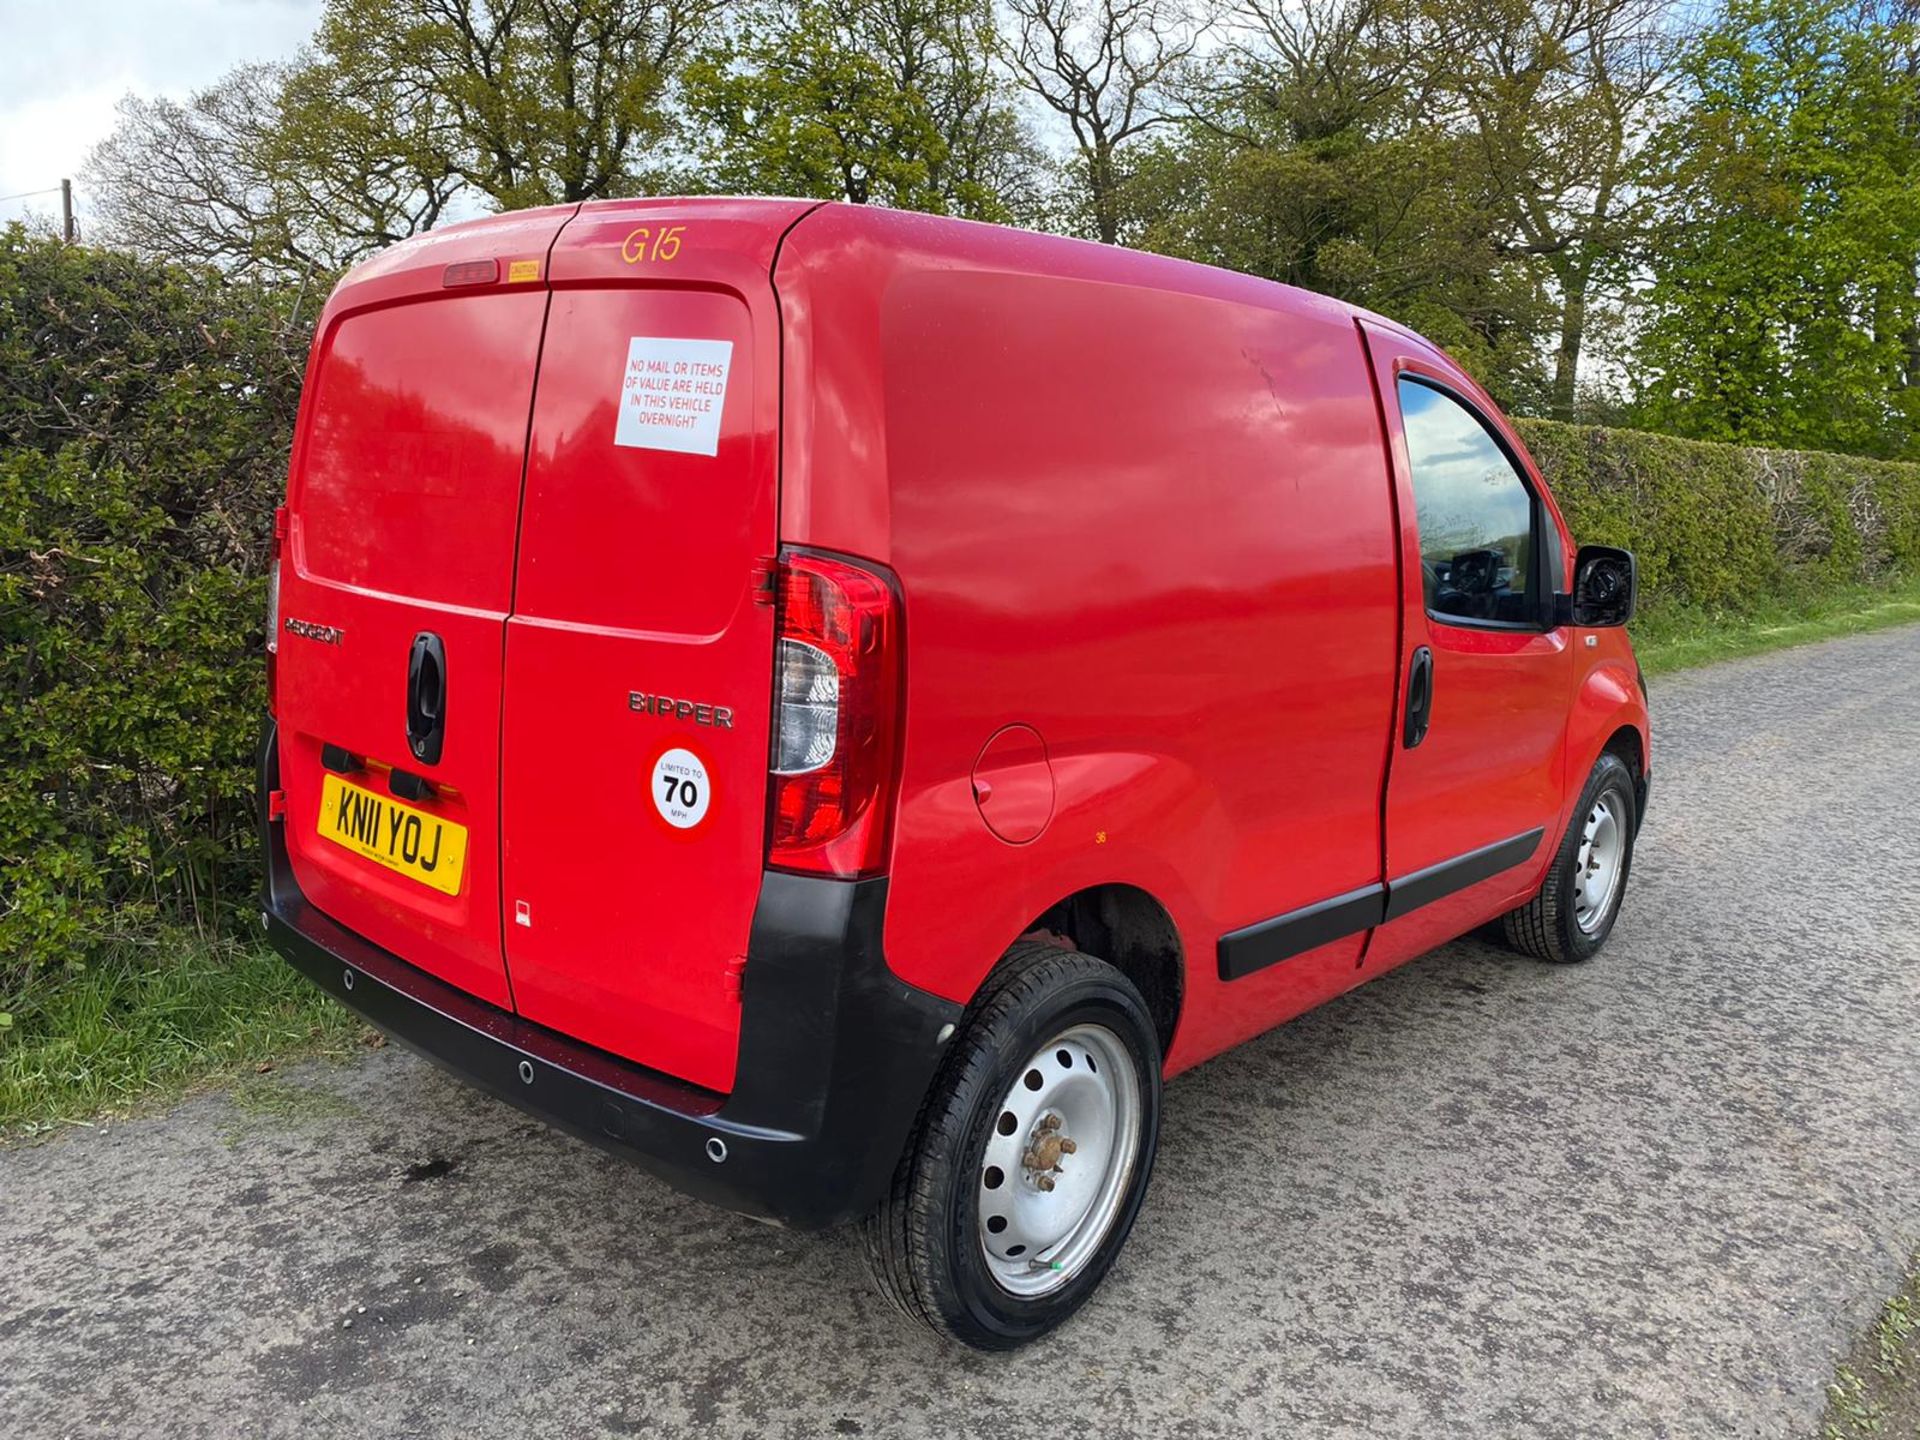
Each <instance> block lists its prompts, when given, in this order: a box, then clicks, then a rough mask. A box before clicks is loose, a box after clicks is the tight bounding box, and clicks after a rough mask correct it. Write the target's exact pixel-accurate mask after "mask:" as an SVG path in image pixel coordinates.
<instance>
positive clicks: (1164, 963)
mask: <svg viewBox="0 0 1920 1440" xmlns="http://www.w3.org/2000/svg"><path fill="white" fill-rule="evenodd" d="M1020 938H1021V939H1023V940H1053V941H1055V942H1056V943H1061V942H1064V945H1065V947H1066V948H1071V949H1074V950H1078V951H1080V952H1081V953H1082V954H1086V955H1092V956H1095V957H1097V958H1098V959H1101V960H1104V961H1106V962H1107V963H1108V964H1110V965H1112V966H1113V967H1114V969H1116V970H1118V971H1119V972H1120V973H1121V974H1123V975H1125V976H1126V977H1127V979H1128V980H1130V981H1132V982H1133V987H1134V989H1136V990H1138V991H1139V992H1140V996H1141V998H1142V999H1143V1000H1145V1001H1146V1002H1147V1009H1148V1012H1149V1013H1150V1014H1151V1015H1152V1016H1153V1023H1154V1029H1155V1030H1156V1031H1157V1032H1158V1033H1159V1038H1160V1053H1161V1054H1162V1055H1165V1054H1167V1053H1168V1052H1169V1051H1170V1050H1171V1049H1172V1046H1173V1033H1174V1031H1175V1029H1176V1028H1178V1026H1179V1023H1180V1012H1181V1009H1182V1007H1183V1005H1184V1004H1185V1002H1186V990H1187V970H1186V951H1185V947H1183V946H1182V945H1181V943H1180V931H1179V929H1178V927H1177V926H1175V924H1174V923H1173V916H1172V915H1171V914H1170V913H1169V912H1168V910H1167V907H1166V906H1164V905H1162V904H1161V903H1160V902H1159V901H1158V900H1156V899H1155V898H1154V897H1153V896H1152V895H1151V894H1149V893H1148V892H1147V891H1145V890H1142V889H1140V888H1139V887H1138V886H1136V885H1124V884H1107V885H1091V886H1088V887H1087V888H1085V889H1083V890H1076V891H1075V892H1074V893H1073V894H1071V895H1068V896H1067V897H1065V898H1064V899H1062V900H1059V901H1057V902H1055V903H1054V904H1052V905H1049V906H1048V907H1047V908H1046V909H1045V910H1043V911H1041V912H1040V914H1038V915H1036V916H1035V917H1034V918H1033V920H1032V921H1031V922H1030V923H1029V924H1028V925H1027V926H1026V927H1025V929H1024V930H1023V931H1022V932H1021V935H1020ZM982 983H983V984H984V983H985V982H984V981H983V982H982Z"/></svg>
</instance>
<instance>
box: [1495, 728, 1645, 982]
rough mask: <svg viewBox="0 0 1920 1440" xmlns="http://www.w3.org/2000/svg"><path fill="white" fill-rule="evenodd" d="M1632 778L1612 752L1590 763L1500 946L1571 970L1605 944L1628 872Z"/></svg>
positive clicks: (1634, 824)
mask: <svg viewBox="0 0 1920 1440" xmlns="http://www.w3.org/2000/svg"><path fill="white" fill-rule="evenodd" d="M1633 797H1634V787H1633V772H1632V771H1631V770H1629V769H1628V768H1627V766H1626V763H1625V762H1624V761H1623V760H1621V758H1620V757H1619V756H1618V755H1615V754H1614V753H1613V752H1612V751H1608V752H1607V753H1606V754H1604V755H1602V756H1601V757H1600V759H1599V760H1598V761H1596V762H1595V764H1594V767H1593V771H1592V773H1591V774H1590V775H1588V777H1587V783H1586V786H1585V788H1583V789H1582V790H1581V792H1580V799H1579V802H1578V803H1577V804H1576V805H1575V806H1574V808H1573V820H1572V822H1571V823H1570V824H1569V825H1568V826H1567V833H1566V835H1565V836H1564V837H1562V839H1561V842H1560V850H1559V853H1558V854H1556V855H1555V856H1554V861H1553V868H1552V869H1551V870H1549V871H1548V872H1547V878H1546V881H1545V882H1544V883H1543V884H1542V885H1541V887H1540V890H1539V893H1538V894H1536V895H1535V896H1534V897H1533V899H1531V900H1529V901H1528V902H1527V903H1526V904H1525V905H1522V906H1521V907H1520V908H1519V909H1517V910H1513V911H1509V912H1508V914H1507V916H1506V918H1505V920H1504V921H1503V922H1502V925H1503V928H1504V929H1505V931H1506V936H1507V943H1508V944H1510V945H1512V946H1513V947H1514V948H1515V949H1517V950H1521V951H1524V952H1525V953H1526V954H1529V955H1533V956H1536V957H1538V958H1539V959H1542V960H1551V961H1554V962H1556V963H1560V964H1573V963H1576V962H1578V961H1581V960H1585V959H1588V958H1589V957H1590V956H1592V955H1593V954H1594V953H1595V952H1596V951H1598V950H1599V948H1600V947H1601V946H1602V945H1604V944H1606V942H1607V936H1608V935H1610V934H1611V933H1612V932H1613V922H1614V921H1615V919H1617V918H1618V917H1619V914H1620V902H1621V901H1622V899H1624V898H1625V896H1626V892H1627V874H1628V872H1629V871H1630V870H1631V869H1632V868H1633V841H1634V834H1635V831H1636V830H1637V829H1638V819H1637V815H1636V811H1635V809H1634V798H1633Z"/></svg>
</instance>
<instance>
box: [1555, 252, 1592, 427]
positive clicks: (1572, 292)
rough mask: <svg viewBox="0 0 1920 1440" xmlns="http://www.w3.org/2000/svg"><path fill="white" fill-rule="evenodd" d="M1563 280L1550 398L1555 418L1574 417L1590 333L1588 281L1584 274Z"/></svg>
mask: <svg viewBox="0 0 1920 1440" xmlns="http://www.w3.org/2000/svg"><path fill="white" fill-rule="evenodd" d="M1563 284H1564V287H1565V293H1566V302H1565V304H1564V305H1563V306H1562V307H1561V311H1560V346H1559V349H1558V350H1556V351H1555V352H1554V357H1553V391H1552V393H1551V394H1550V395H1549V396H1548V397H1547V399H1548V406H1549V408H1550V409H1551V411H1552V413H1553V418H1554V419H1556V420H1571V419H1573V418H1574V417H1573V410H1574V405H1575V403H1576V394H1577V391H1576V383H1577V382H1578V380H1579V378H1580V347H1581V345H1582V344H1583V343H1584V342H1585V341H1586V337H1587V281H1586V277H1585V276H1584V275H1582V276H1578V277H1570V278H1568V279H1566V280H1565V281H1564V282H1563Z"/></svg>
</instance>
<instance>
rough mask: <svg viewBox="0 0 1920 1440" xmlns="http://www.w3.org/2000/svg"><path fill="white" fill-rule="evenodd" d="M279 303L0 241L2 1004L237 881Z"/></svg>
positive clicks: (281, 356) (281, 406)
mask: <svg viewBox="0 0 1920 1440" xmlns="http://www.w3.org/2000/svg"><path fill="white" fill-rule="evenodd" d="M297 309H298V299H297V297H296V296H294V295H280V294H274V293H269V292H266V291H262V290H257V289H252V288H249V287H247V286H243V285H234V284H230V283H227V282H225V281H223V280H222V279H220V278H219V277H218V276H216V275H213V274H211V273H208V274H195V273H191V272H189V271H185V270H181V269H178V268H174V267H170V266H163V265H154V264H150V263H146V262H142V261H139V260H135V259H132V258H129V257H127V256H123V255H118V254H113V253H110V252H106V251H99V250H90V249H81V248H69V247H65V246H62V245H59V244H57V243H55V242H53V241H50V240H46V239H40V238H34V237H31V236H29V235H28V234H26V232H25V231H23V230H22V229H21V228H20V227H19V226H13V227H11V228H10V229H8V230H6V231H4V232H0V756H4V757H5V758H4V762H3V764H4V768H0V993H4V990H5V989H7V988H9V983H8V982H9V981H10V980H11V981H13V982H18V981H20V980H21V979H23V978H24V975H23V972H25V971H29V970H31V969H32V968H34V967H35V966H36V965H46V964H65V963H70V962H73V961H77V960H83V959H84V958H85V957H86V956H87V955H88V954H89V953H93V952H95V951H96V950H97V949H98V948H99V947H100V946H102V945H104V944H107V943H110V942H111V941H113V940H114V939H116V938H119V937H123V936H126V935H128V934H138V933H143V932H144V930H145V928H146V927H148V926H149V925H150V924H151V922H152V921H153V920H154V919H155V918H166V919H170V920H184V921H186V922H188V923H190V924H194V925H196V926H197V927H198V928H200V929H201V930H202V931H203V932H212V931H214V930H216V929H217V928H218V927H219V925H220V924H221V917H222V912H223V910H224V909H226V908H227V907H228V906H229V905H231V904H232V903H234V902H236V901H241V900H244V899H245V898H247V896H248V895H249V894H250V892H251V891H252V889H253V882H252V879H251V876H250V873H249V871H250V868H251V866H250V859H249V846H250V839H249V813H250V810H249V807H250V790H251V780H250V778H249V765H250V760H249V757H250V755H251V753H252V749H253V746H254V744H255V741H256V736H257V732H258V728H259V716H260V713H261V707H262V704H263V696H262V690H261V680H262V673H261V670H262V667H261V664H260V648H261V626H262V623H263V618H264V617H263V613H262V607H263V606H264V603H265V592H264V583H263V578H262V577H263V571H264V566H265V563H266V556H267V549H268V544H269V534H270V530H271V525H272V518H271V517H272V513H273V507H274V505H275V504H276V503H277V497H278V496H279V494H280V492H281V491H282V490H283V488H284V485H285V477H286V454H287V446H288V441H289V438H290V435H291V433H292V422H293V415H294V409H295V405H296V403H297V401H298V397H299V387H300V372H301V368H302V365H303V363H304V361H305V336H304V333H303V331H302V326H301V322H300V317H299V315H298V313H296V312H297ZM9 972H11V974H9Z"/></svg>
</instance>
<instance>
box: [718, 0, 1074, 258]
mask: <svg viewBox="0 0 1920 1440" xmlns="http://www.w3.org/2000/svg"><path fill="white" fill-rule="evenodd" d="M995 47H996V37H995V32H994V24H993V12H992V8H991V5H990V4H989V3H988V0H749V3H747V4H745V5H744V6H743V7H742V8H741V9H740V10H739V12H738V13H737V14H736V16H735V17H734V20H733V23H732V24H731V26H730V27H729V28H728V30H727V31H726V33H725V34H724V36H723V37H722V39H721V40H720V41H719V42H717V43H716V44H714V45H712V46H711V47H709V48H708V49H707V50H706V51H705V52H704V53H702V54H701V55H700V56H699V57H698V58H697V59H695V60H694V62H693V63H692V64H691V65H690V66H689V67H688V69H687V72H686V77H685V89H686V103H687V108H688V111H689V113H690V115H691V116H692V117H693V119H694V121H695V122H696V124H698V125H700V126H701V127H703V130H704V151H703V155H704V159H705V161H706V164H705V165H704V167H703V169H704V172H705V175H706V178H707V180H708V182H709V184H710V185H711V186H712V187H713V188H716V189H721V190H732V191H745V192H752V193H760V194H789V195H812V196H820V197H823V198H838V199H844V200H849V201H852V202H854V203H855V204H867V203H878V204H885V205H894V206H899V207H902V208H905V209H912V210H926V211H932V212H935V213H943V214H946V213H950V214H957V215H966V216H972V217H974V218H978V219H995V220H1004V219H1008V218H1011V217H1012V216H1013V215H1015V214H1016V213H1019V212H1021V211H1022V210H1024V209H1026V208H1029V205H1030V198H1029V197H1030V196H1031V193H1032V187H1033V170H1034V165H1035V161H1036V154H1035V151H1034V149H1033V146H1032V144H1031V141H1030V140H1029V139H1028V137H1027V135H1026V133H1025V131H1024V129H1023V128H1022V126H1021V125H1020V123H1019V121H1018V119H1017V117H1016V116H1015V114H1014V112H1013V109H1012V107H1011V105H1010V104H1009V103H1008V91H1007V85H1006V82H1005V80H1004V79H1003V77H1001V76H1000V75H999V74H998V73H996V70H995V68H994V65H993V55H994V53H995Z"/></svg>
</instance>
